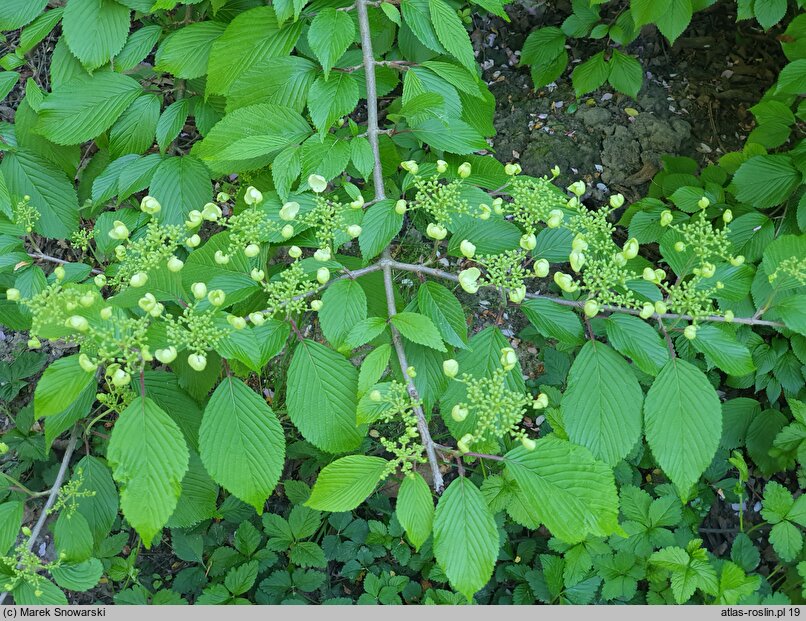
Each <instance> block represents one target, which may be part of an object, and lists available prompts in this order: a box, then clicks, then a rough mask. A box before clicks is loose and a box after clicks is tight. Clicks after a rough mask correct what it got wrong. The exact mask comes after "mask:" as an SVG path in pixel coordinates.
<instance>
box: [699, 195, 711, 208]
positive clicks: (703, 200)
mask: <svg viewBox="0 0 806 621" xmlns="http://www.w3.org/2000/svg"><path fill="white" fill-rule="evenodd" d="M710 204H711V201H710V200H708V197H707V196H703V197H702V198H701V199H700V200H698V201H697V207H699V208H700V209H708V206H709V205H710Z"/></svg>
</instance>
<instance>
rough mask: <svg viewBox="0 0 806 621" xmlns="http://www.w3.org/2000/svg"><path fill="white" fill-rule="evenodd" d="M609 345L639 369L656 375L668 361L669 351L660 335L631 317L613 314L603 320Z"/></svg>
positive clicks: (639, 320) (644, 323)
mask: <svg viewBox="0 0 806 621" xmlns="http://www.w3.org/2000/svg"><path fill="white" fill-rule="evenodd" d="M605 329H606V330H607V338H608V340H609V341H610V344H611V345H613V347H615V348H616V349H617V350H618V351H620V352H621V353H622V354H624V355H625V356H628V357H630V358H631V359H632V361H633V362H634V363H635V366H637V367H638V368H639V369H641V370H642V371H643V372H644V373H648V374H649V375H657V374H658V373H659V372H660V370H661V369H662V368H663V365H665V364H666V362H668V360H669V349H668V348H667V347H666V345H665V344H664V343H663V341H662V339H661V337H660V335H659V334H658V333H657V331H655V330H654V329H653V328H652V327H651V326H649V325H648V324H647V323H646V322H645V321H642V320H641V319H639V318H638V317H634V316H633V315H626V314H620V313H613V314H612V315H610V317H608V318H607V319H606V320H605Z"/></svg>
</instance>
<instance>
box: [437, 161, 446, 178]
mask: <svg viewBox="0 0 806 621" xmlns="http://www.w3.org/2000/svg"><path fill="white" fill-rule="evenodd" d="M447 170H448V162H446V161H445V160H437V172H438V173H439V174H440V175H441V174H442V173H444V172H446V171H447Z"/></svg>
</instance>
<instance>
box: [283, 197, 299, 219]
mask: <svg viewBox="0 0 806 621" xmlns="http://www.w3.org/2000/svg"><path fill="white" fill-rule="evenodd" d="M298 213H299V203H298V202H296V201H291V202H288V203H286V204H285V205H283V206H282V207H281V208H280V219H281V220H293V219H294V218H296V217H297V214H298Z"/></svg>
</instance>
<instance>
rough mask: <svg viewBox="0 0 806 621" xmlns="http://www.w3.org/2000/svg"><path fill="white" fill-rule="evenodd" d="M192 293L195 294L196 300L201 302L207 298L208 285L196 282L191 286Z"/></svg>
mask: <svg viewBox="0 0 806 621" xmlns="http://www.w3.org/2000/svg"><path fill="white" fill-rule="evenodd" d="M190 291H191V293H193V297H194V298H196V299H197V300H201V299H202V298H204V297H206V296H207V285H205V284H204V283H203V282H194V283H193V284H192V285H190Z"/></svg>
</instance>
